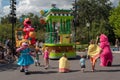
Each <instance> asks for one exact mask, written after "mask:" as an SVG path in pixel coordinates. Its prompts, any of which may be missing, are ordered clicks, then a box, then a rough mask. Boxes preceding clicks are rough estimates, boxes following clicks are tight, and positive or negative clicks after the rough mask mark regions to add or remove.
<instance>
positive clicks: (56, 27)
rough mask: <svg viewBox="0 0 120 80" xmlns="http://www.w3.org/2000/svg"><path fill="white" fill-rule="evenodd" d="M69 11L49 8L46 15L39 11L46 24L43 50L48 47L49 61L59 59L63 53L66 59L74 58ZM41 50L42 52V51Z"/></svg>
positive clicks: (71, 17)
mask: <svg viewBox="0 0 120 80" xmlns="http://www.w3.org/2000/svg"><path fill="white" fill-rule="evenodd" d="M70 12H71V10H66V9H58V8H56V7H53V8H51V9H50V10H49V11H47V12H46V13H45V12H44V11H43V10H41V13H44V14H42V15H43V18H44V19H45V22H46V34H45V44H44V48H45V47H48V48H49V51H50V55H49V58H50V59H59V58H60V57H61V56H62V55H63V53H64V54H66V55H67V57H68V58H76V51H75V49H74V43H73V42H72V36H71V35H72V30H71V26H72V20H73V16H72V15H71V13H70ZM44 48H43V50H44Z"/></svg>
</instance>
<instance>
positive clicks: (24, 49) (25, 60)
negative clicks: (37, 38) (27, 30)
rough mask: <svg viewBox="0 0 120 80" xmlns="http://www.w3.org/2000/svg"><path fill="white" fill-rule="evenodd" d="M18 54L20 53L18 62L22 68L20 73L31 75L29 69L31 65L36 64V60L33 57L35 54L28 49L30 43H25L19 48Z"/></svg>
mask: <svg viewBox="0 0 120 80" xmlns="http://www.w3.org/2000/svg"><path fill="white" fill-rule="evenodd" d="M16 52H20V57H19V59H18V62H17V64H18V65H20V66H21V68H20V72H25V74H29V72H28V67H29V66H30V65H31V64H34V60H33V58H32V57H31V55H32V56H34V54H33V53H32V52H31V50H30V48H29V47H28V43H26V42H23V43H22V45H21V47H20V48H17V50H16Z"/></svg>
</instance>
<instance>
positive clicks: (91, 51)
mask: <svg viewBox="0 0 120 80" xmlns="http://www.w3.org/2000/svg"><path fill="white" fill-rule="evenodd" d="M100 51H101V48H100V47H99V46H98V45H96V44H90V45H89V47H88V56H90V59H91V62H93V63H95V62H96V59H97V58H99V53H100Z"/></svg>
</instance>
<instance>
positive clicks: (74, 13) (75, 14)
mask: <svg viewBox="0 0 120 80" xmlns="http://www.w3.org/2000/svg"><path fill="white" fill-rule="evenodd" d="M72 14H73V16H74V19H73V24H74V25H73V26H74V31H75V35H74V42H75V50H76V30H77V28H76V26H77V0H75V1H74V3H73V13H72Z"/></svg>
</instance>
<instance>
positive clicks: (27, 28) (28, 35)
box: [23, 18, 36, 44]
mask: <svg viewBox="0 0 120 80" xmlns="http://www.w3.org/2000/svg"><path fill="white" fill-rule="evenodd" d="M23 24H24V28H23V32H25V35H24V39H29V40H30V41H31V43H30V44H35V42H36V41H35V36H34V28H32V27H31V21H30V19H29V18H26V19H25V20H24V22H23ZM31 35H32V36H31Z"/></svg>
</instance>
